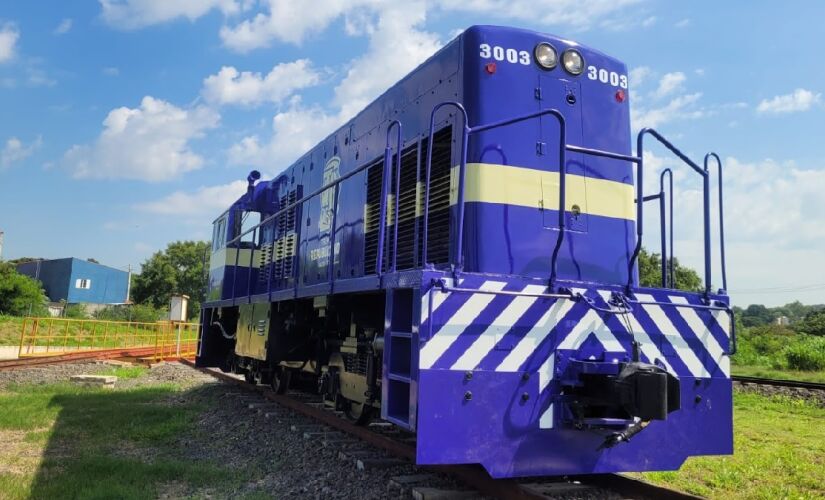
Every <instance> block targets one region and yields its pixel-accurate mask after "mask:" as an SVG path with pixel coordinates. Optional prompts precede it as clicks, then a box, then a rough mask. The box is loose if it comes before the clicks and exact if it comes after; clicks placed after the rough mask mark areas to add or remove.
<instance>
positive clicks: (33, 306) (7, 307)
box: [0, 262, 48, 316]
mask: <svg viewBox="0 0 825 500" xmlns="http://www.w3.org/2000/svg"><path fill="white" fill-rule="evenodd" d="M47 301H48V299H47V298H46V293H45V292H44V291H43V288H41V287H40V282H38V281H37V280H34V279H32V278H29V277H28V276H25V275H23V274H20V273H18V272H17V269H16V268H15V266H14V265H12V264H11V263H9V262H0V314H10V315H12V316H24V315H26V314H30V313H31V314H32V315H35V316H42V315H45V314H46V302H47Z"/></svg>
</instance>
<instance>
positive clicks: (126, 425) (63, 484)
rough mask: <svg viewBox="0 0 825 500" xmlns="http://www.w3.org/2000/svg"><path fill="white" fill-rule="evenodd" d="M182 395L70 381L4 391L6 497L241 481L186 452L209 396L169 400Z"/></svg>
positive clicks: (2, 483)
mask: <svg viewBox="0 0 825 500" xmlns="http://www.w3.org/2000/svg"><path fill="white" fill-rule="evenodd" d="M145 371H146V370H145V369H144V368H132V367H118V368H114V369H112V370H111V374H113V375H117V376H119V377H123V378H136V377H140V376H141V375H142V374H143V373H145ZM176 393H178V394H179V393H180V390H179V389H178V388H177V387H175V386H172V385H153V386H144V387H142V388H136V389H115V390H114V391H112V390H105V389H93V388H84V387H80V386H76V385H70V384H65V383H62V384H52V385H19V386H12V387H10V388H8V389H7V390H6V391H5V392H0V442H2V443H3V446H2V447H0V499H9V500H12V499H14V500H16V499H23V498H35V499H37V498H44V499H45V498H49V499H50V498H124V499H144V498H146V499H148V498H157V497H158V495H159V494H160V493H161V492H163V491H166V490H167V488H168V487H169V485H170V484H176V485H183V490H184V491H192V490H195V491H199V490H204V491H212V492H213V494H214V489H215V488H217V489H218V490H221V489H222V488H226V487H232V486H233V485H237V484H239V481H242V480H243V478H242V477H240V476H242V474H240V475H239V474H238V473H237V471H234V472H232V471H229V470H227V469H226V468H224V467H221V466H220V464H213V463H208V462H205V461H203V460H199V461H194V460H193V459H192V458H191V457H185V456H182V455H181V454H182V453H184V450H182V449H181V448H180V446H179V445H177V442H178V439H179V438H180V437H181V436H182V435H185V434H186V433H187V432H190V431H191V429H192V428H193V423H194V421H195V418H196V417H197V415H198V413H199V412H200V411H201V410H202V409H203V408H204V407H205V405H207V404H209V401H208V400H205V399H200V400H199V399H198V398H197V397H195V398H186V403H184V404H181V403H180V402H179V400H180V398H179V397H176V398H175V400H176V402H175V404H174V405H173V404H169V403H168V400H169V399H170V397H171V396H173V395H175V394H176ZM219 496H220V495H219Z"/></svg>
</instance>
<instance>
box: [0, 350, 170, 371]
mask: <svg viewBox="0 0 825 500" xmlns="http://www.w3.org/2000/svg"><path fill="white" fill-rule="evenodd" d="M155 353H156V348H155V347H141V348H135V347H129V348H123V349H104V350H97V351H85V352H72V353H68V354H57V355H54V356H34V357H30V358H18V359H7V360H2V361H0V371H4V370H17V369H22V368H33V367H37V366H44V365H53V364H57V363H72V362H79V361H93V360H97V359H124V358H125V359H133V360H139V359H141V358H147V357H151V356H154V355H155ZM175 359H177V358H175Z"/></svg>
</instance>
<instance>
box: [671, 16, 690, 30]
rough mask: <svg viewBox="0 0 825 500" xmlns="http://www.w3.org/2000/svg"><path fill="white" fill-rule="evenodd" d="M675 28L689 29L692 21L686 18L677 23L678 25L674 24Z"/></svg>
mask: <svg viewBox="0 0 825 500" xmlns="http://www.w3.org/2000/svg"><path fill="white" fill-rule="evenodd" d="M674 26H675V27H677V28H687V27H688V26H690V19H688V18H685V19H682V20H680V21H677V22H676V24H674Z"/></svg>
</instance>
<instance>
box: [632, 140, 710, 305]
mask: <svg viewBox="0 0 825 500" xmlns="http://www.w3.org/2000/svg"><path fill="white" fill-rule="evenodd" d="M648 134H649V135H652V136H653V137H654V138H655V139H656V140H657V141H659V143H661V144H662V145H664V146H665V147H666V148H667V149H669V150H670V151H671V152H672V153H673V154H675V155H676V156H677V157H679V159H681V160H682V161H683V162H685V163H687V164H688V165H689V166H690V167H691V168H692V169H693V170H694V171H695V172H696V173H698V174H699V175H701V176H702V180H703V206H704V247H705V290H704V293H705V296H706V297H707V295H708V294H709V293H710V281H711V268H710V194H709V184H708V177H709V176H708V172H707V170H705V169H702V168H701V167H699V166H698V165H697V164H696V163H695V162H694V161H693V160H691V159H690V158H688V157H687V156H686V155H685V154H684V153H682V152H681V151H680V150H679V149H678V148H677V147H676V146H674V145H673V144H671V143H670V141H668V140H667V139H665V138H664V137H663V136H662V135H661V134H659V133H658V132H656V130H654V129H652V128H643V129H642V130H641V131H639V134H638V135H637V136H636V155H637V158H636V160H637V161H636V185H637V186H638V191H639V194H640V196H637V197H636V248H635V249H634V250H633V255H632V256H631V257H630V261H629V263H628V276H627V290H628V292H629V291H630V289H631V287H632V284H633V268H634V266H635V265H636V259H637V258H638V257H639V253H640V252H641V250H642V234H643V226H644V224H643V223H644V209H643V207H644V200H643V197H642V196H641V192H642V186H643V185H644V182H643V179H644V178H643V176H644V168H643V167H644V161H643V159H644V138H645V136H646V135H648Z"/></svg>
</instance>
